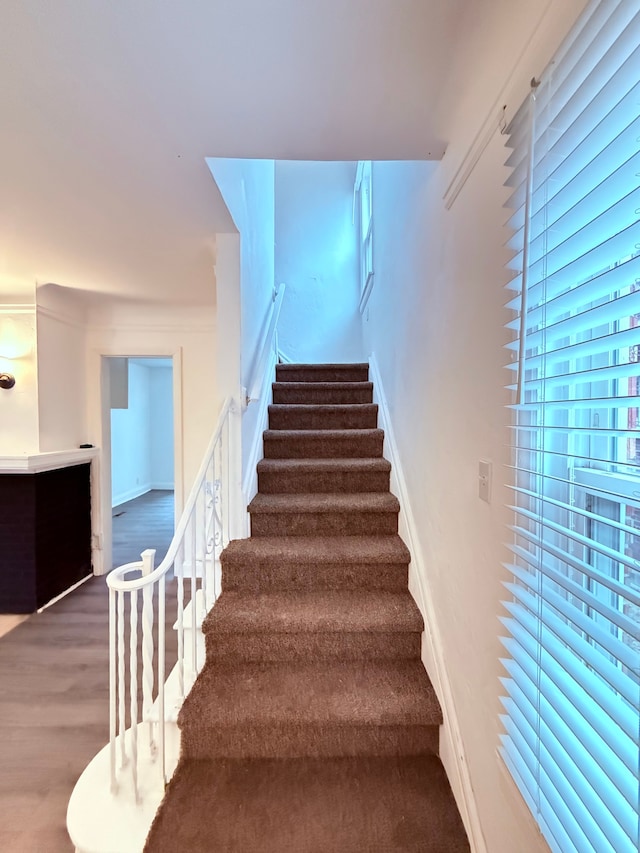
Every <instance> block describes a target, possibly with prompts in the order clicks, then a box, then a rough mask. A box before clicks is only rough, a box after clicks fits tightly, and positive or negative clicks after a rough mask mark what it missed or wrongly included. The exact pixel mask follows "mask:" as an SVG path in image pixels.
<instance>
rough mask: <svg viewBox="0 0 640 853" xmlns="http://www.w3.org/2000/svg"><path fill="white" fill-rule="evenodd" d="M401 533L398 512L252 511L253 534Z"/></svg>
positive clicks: (370, 534) (373, 534)
mask: <svg viewBox="0 0 640 853" xmlns="http://www.w3.org/2000/svg"><path fill="white" fill-rule="evenodd" d="M397 532H398V513H397V512H353V511H351V512H350V511H348V510H347V511H345V512H322V513H320V512H306V513H295V512H282V513H280V512H270V513H252V515H251V535H252V536H326V535H327V534H331V535H336V536H384V535H387V534H392V533H397Z"/></svg>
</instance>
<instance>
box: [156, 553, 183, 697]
mask: <svg viewBox="0 0 640 853" xmlns="http://www.w3.org/2000/svg"><path fill="white" fill-rule="evenodd" d="M184 557H185V548H184V540H183V542H182V543H181V544H180V571H179V573H178V575H177V581H178V591H177V599H178V600H177V613H176V617H177V618H176V626H177V629H178V691H179V693H180V698H181V699H184V695H185V693H184V564H185V559H184ZM158 618H160V617H159V616H158Z"/></svg>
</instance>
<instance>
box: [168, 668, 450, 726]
mask: <svg viewBox="0 0 640 853" xmlns="http://www.w3.org/2000/svg"><path fill="white" fill-rule="evenodd" d="M441 723H442V712H441V709H440V704H439V702H438V699H437V697H436V694H435V691H434V689H433V687H432V686H431V682H430V681H429V678H428V676H427V673H426V671H425V668H424V666H423V664H422V662H421V661H411V660H394V661H392V662H391V663H388V662H387V661H339V662H327V661H320V662H318V663H297V662H290V661H289V662H285V663H253V664H252V663H245V664H238V663H235V664H233V666H231V667H228V668H225V667H224V666H221V665H212V664H206V665H205V668H204V669H203V671H202V672H201V673H200V675H199V676H198V678H197V680H196V683H195V685H194V686H193V689H192V690H191V692H190V693H189V695H188V696H187V698H186V699H185V702H184V705H183V706H182V709H181V711H180V715H179V718H178V724H179V725H180V727H181V728H183V727H184V726H185V724H188V725H190V726H197V727H199V728H200V727H204V728H207V729H209V728H215V729H218V728H219V727H225V726H227V727H228V726H238V725H239V726H243V725H244V726H252V727H262V726H272V725H279V724H285V725H286V724H293V725H295V726H298V727H299V726H301V725H302V726H304V725H310V726H313V725H325V726H326V725H335V726H376V727H377V726H383V727H385V726H439V725H441Z"/></svg>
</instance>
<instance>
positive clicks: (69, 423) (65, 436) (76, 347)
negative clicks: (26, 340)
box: [36, 284, 87, 453]
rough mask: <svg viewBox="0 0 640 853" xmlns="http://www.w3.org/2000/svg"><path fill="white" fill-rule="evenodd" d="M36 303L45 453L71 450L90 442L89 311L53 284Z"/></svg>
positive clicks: (40, 291)
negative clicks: (87, 356)
mask: <svg viewBox="0 0 640 853" xmlns="http://www.w3.org/2000/svg"><path fill="white" fill-rule="evenodd" d="M36 300H37V305H38V308H37V323H38V407H39V413H40V422H39V432H40V451H41V452H43V453H44V452H48V451H53V450H69V449H71V448H76V447H78V446H79V445H80V444H83V443H86V441H87V413H86V405H87V394H86V386H85V374H86V364H85V313H84V308H83V306H82V305H81V304H80V303H79V301H78V298H77V295H75V294H74V292H73V291H68V290H65V289H63V288H61V287H58V286H57V285H53V284H48V285H44V286H41V287H38V288H37V290H36Z"/></svg>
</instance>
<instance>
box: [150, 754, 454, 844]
mask: <svg viewBox="0 0 640 853" xmlns="http://www.w3.org/2000/svg"><path fill="white" fill-rule="evenodd" d="M169 793H170V794H172V796H171V797H167V798H166V799H165V801H164V803H163V804H162V805H161V807H160V810H159V811H158V815H157V817H156V819H155V822H154V824H153V826H152V829H151V834H150V837H149V842H148V848H147V849H148V850H154V851H157V853H169V851H171V853H173V851H178V850H181V851H184V850H242V851H244V853H318V851H325V853H329V851H340V853H362V851H368V853H469V843H468V841H467V838H466V835H465V830H464V827H463V824H462V821H461V819H460V816H459V813H458V810H457V807H456V803H455V800H454V797H453V794H452V792H451V788H450V786H449V782H448V780H447V777H446V774H445V772H444V769H443V767H442V765H441V763H440V761H439V760H438V759H437V758H436V757H435V756H433V755H419V756H406V757H392V758H378V757H376V758H372V757H355V758H351V757H350V758H328V759H327V758H325V759H318V758H295V759H244V760H235V761H234V760H229V759H217V760H214V761H193V760H184V759H183V760H182V761H181V762H180V764H179V765H178V769H177V770H176V773H175V774H174V777H173V779H172V780H171V783H170V785H169ZM283 804H284V805H283ZM239 815H241V816H242V819H241V820H240V819H238V816H239ZM164 839H166V842H165V841H164ZM163 842H164V843H165V844H166V845H167V846H164V844H163Z"/></svg>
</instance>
